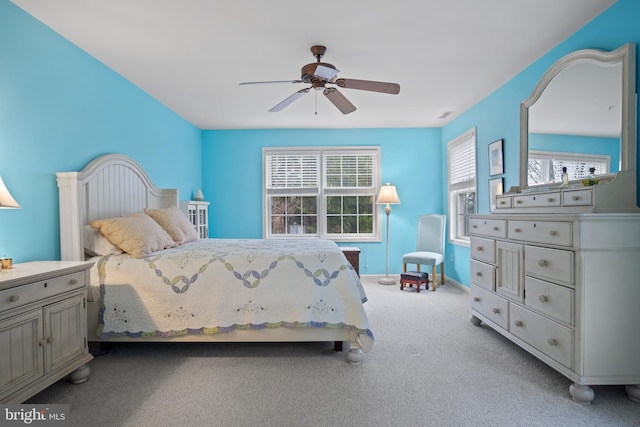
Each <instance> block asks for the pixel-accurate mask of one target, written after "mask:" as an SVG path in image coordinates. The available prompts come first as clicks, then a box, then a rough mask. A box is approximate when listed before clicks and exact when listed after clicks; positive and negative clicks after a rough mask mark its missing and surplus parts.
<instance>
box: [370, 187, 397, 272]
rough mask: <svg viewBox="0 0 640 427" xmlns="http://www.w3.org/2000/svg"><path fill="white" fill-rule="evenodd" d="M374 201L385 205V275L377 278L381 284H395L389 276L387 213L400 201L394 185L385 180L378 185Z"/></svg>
mask: <svg viewBox="0 0 640 427" xmlns="http://www.w3.org/2000/svg"><path fill="white" fill-rule="evenodd" d="M376 203H377V204H379V205H385V204H386V205H387V206H386V207H385V208H384V213H386V214H387V252H386V257H385V259H386V266H385V276H384V277H383V278H381V279H380V280H378V283H380V284H381V285H395V284H396V282H395V280H393V279H392V278H390V277H389V214H390V213H391V206H389V205H395V204H398V203H400V199H399V198H398V193H397V192H396V186H395V185H391V184H389V183H388V182H387V185H383V186H382V187H380V194H378V200H376Z"/></svg>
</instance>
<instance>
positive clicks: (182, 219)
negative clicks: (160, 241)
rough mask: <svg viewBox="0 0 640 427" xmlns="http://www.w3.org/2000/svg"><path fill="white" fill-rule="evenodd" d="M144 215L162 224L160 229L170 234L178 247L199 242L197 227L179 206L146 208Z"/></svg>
mask: <svg viewBox="0 0 640 427" xmlns="http://www.w3.org/2000/svg"><path fill="white" fill-rule="evenodd" d="M144 213H146V214H147V215H149V216H150V217H151V218H153V219H154V220H155V221H156V222H157V223H158V224H160V227H162V228H163V229H164V231H166V232H167V233H169V236H171V238H172V239H173V240H174V241H175V242H176V243H177V244H178V245H182V244H184V243H187V242H192V241H194V240H198V233H197V232H196V229H195V227H194V226H193V224H191V223H190V222H189V220H188V219H187V216H186V215H185V214H184V213H183V212H182V211H181V210H180V209H178V207H177V206H171V207H170V208H165V209H149V208H146V209H145V210H144Z"/></svg>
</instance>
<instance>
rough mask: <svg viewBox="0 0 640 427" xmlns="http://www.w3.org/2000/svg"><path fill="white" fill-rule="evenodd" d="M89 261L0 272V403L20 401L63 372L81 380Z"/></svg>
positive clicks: (86, 358)
mask: <svg viewBox="0 0 640 427" xmlns="http://www.w3.org/2000/svg"><path fill="white" fill-rule="evenodd" d="M92 265H93V263H92V262H82V261H79V262H76V261H36V262H27V263H23V264H15V265H14V266H13V268H12V269H11V270H3V271H1V272H0V402H2V403H19V402H22V401H24V400H26V399H27V398H29V397H31V396H32V395H34V394H36V393H38V392H39V391H40V390H42V389H44V388H45V387H47V386H49V385H51V384H53V383H54V382H56V381H58V380H59V379H61V378H64V377H66V376H67V375H69V380H70V381H71V382H74V383H81V382H84V381H86V380H87V378H88V376H89V368H88V367H87V366H85V364H86V363H87V362H88V361H90V360H91V359H93V356H91V354H89V351H88V347H87V314H86V312H87V309H86V292H87V284H88V283H89V268H90V267H91V266H92Z"/></svg>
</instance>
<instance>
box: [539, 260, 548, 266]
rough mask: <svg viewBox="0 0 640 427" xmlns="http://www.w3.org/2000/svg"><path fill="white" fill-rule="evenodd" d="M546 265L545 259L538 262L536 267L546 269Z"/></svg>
mask: <svg viewBox="0 0 640 427" xmlns="http://www.w3.org/2000/svg"><path fill="white" fill-rule="evenodd" d="M548 264H549V263H548V262H547V260H546V259H541V260H538V265H539V266H540V267H546V266H547V265H548Z"/></svg>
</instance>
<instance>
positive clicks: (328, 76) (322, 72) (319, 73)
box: [313, 64, 340, 81]
mask: <svg viewBox="0 0 640 427" xmlns="http://www.w3.org/2000/svg"><path fill="white" fill-rule="evenodd" d="M339 72H340V70H336V69H335V68H330V67H326V66H324V65H322V64H318V66H317V67H316V70H315V72H314V73H313V75H314V76H316V77H319V78H321V79H323V80H326V81H330V80H333V79H334V78H335V77H336V76H337V75H338V73H339Z"/></svg>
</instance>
